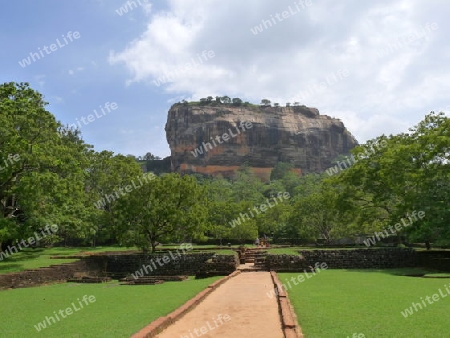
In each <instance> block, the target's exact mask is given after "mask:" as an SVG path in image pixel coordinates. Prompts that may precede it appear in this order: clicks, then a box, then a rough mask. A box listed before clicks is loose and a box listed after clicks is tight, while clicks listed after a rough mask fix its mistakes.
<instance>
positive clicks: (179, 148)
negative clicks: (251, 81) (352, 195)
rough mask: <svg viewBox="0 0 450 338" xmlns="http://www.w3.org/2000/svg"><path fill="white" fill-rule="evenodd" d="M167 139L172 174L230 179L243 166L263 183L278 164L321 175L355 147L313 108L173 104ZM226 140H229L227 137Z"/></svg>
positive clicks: (335, 121)
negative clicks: (285, 163)
mask: <svg viewBox="0 0 450 338" xmlns="http://www.w3.org/2000/svg"><path fill="white" fill-rule="evenodd" d="M165 130H166V136H167V141H168V143H169V146H170V150H171V161H172V171H176V172H181V173H201V174H209V175H217V174H222V175H224V176H229V175H231V174H232V173H234V172H235V171H236V170H238V169H239V168H240V167H241V166H242V165H244V164H246V165H248V166H249V167H250V170H252V171H253V172H254V173H255V174H257V175H259V176H260V177H261V178H264V179H268V177H269V176H270V172H271V171H272V169H273V167H274V166H275V165H276V164H277V162H290V163H292V164H293V165H294V167H295V168H296V171H297V172H298V173H301V172H303V173H308V172H322V171H323V170H325V169H326V168H328V167H330V166H331V162H332V160H334V159H335V158H336V157H337V156H338V155H340V154H347V153H348V152H349V150H350V149H352V148H353V147H355V145H357V141H356V140H355V138H354V137H353V136H352V135H351V134H350V133H349V132H348V131H347V129H346V128H345V126H344V124H343V123H342V122H341V121H340V120H339V119H332V118H331V117H329V116H326V115H320V114H319V111H318V110H317V109H315V108H308V107H306V106H296V107H260V106H255V105H247V106H237V107H236V106H232V105H223V104H222V105H217V106H214V105H193V104H192V103H191V104H189V105H188V104H180V103H178V104H174V105H173V106H172V107H171V108H170V110H169V114H168V118H167V124H166V128H165ZM227 135H228V136H227Z"/></svg>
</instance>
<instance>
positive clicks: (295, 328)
mask: <svg viewBox="0 0 450 338" xmlns="http://www.w3.org/2000/svg"><path fill="white" fill-rule="evenodd" d="M270 276H271V277H272V281H273V286H274V288H275V289H276V293H275V294H276V296H277V302H278V306H279V309H280V312H281V323H282V326H283V332H284V336H285V338H303V337H304V336H303V333H302V329H301V327H300V325H299V324H298V322H297V320H296V317H295V315H294V312H293V310H292V306H291V303H290V301H289V297H288V294H287V292H286V290H284V289H283V288H282V283H281V281H280V279H279V278H278V275H277V273H276V272H275V271H270Z"/></svg>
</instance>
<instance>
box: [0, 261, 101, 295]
mask: <svg viewBox="0 0 450 338" xmlns="http://www.w3.org/2000/svg"><path fill="white" fill-rule="evenodd" d="M101 270H102V268H101V267H100V266H97V265H96V263H95V262H93V261H86V260H80V261H77V262H73V263H66V264H60V265H52V266H50V267H46V268H40V269H34V270H26V271H21V272H14V273H8V274H1V275H0V289H9V288H26V287H32V286H39V285H43V284H49V283H64V282H65V281H66V280H67V279H68V278H71V277H73V276H74V275H75V274H77V273H79V274H86V275H90V276H98V275H99V273H100V271H101Z"/></svg>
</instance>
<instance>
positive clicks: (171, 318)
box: [131, 271, 241, 338]
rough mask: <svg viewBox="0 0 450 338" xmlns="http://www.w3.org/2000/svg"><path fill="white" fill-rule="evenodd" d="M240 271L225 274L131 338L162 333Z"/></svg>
mask: <svg viewBox="0 0 450 338" xmlns="http://www.w3.org/2000/svg"><path fill="white" fill-rule="evenodd" d="M240 273H241V272H240V271H234V272H233V273H231V274H229V275H228V276H225V277H223V278H221V279H219V280H217V281H215V282H214V283H212V284H210V285H208V287H207V288H206V289H204V290H202V291H200V292H199V293H198V294H197V295H196V296H195V297H194V298H192V299H190V300H188V301H187V302H186V303H184V304H183V305H181V306H180V307H179V308H178V309H176V310H174V311H172V312H171V313H169V314H168V315H167V316H164V317H159V318H158V319H156V320H154V321H153V322H151V323H150V324H149V325H147V326H146V327H144V328H143V329H141V330H140V331H139V332H137V333H135V334H133V335H132V336H131V338H153V337H155V336H156V335H157V334H159V333H161V332H162V331H163V330H164V329H166V328H167V327H169V326H170V325H172V324H173V323H175V322H176V321H177V320H179V319H181V318H182V317H183V316H184V315H185V314H186V313H188V312H189V311H191V310H192V309H194V308H195V307H196V306H197V305H198V304H200V303H201V302H202V301H203V300H204V299H205V298H206V297H207V296H208V295H209V294H210V293H211V292H213V291H214V290H215V289H217V288H218V287H219V286H220V285H222V284H223V283H225V282H226V281H227V280H229V279H230V278H232V277H235V276H237V275H239V274H240Z"/></svg>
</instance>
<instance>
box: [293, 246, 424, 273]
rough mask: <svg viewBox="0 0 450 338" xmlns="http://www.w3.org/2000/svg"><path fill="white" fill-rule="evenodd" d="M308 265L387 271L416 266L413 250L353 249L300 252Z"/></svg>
mask: <svg viewBox="0 0 450 338" xmlns="http://www.w3.org/2000/svg"><path fill="white" fill-rule="evenodd" d="M300 253H301V254H302V256H303V258H304V259H305V260H306V261H307V262H308V265H314V264H315V263H316V262H325V263H327V265H328V268H330V269H389V268H406V267H414V266H416V265H417V257H416V252H415V251H414V250H413V249H403V248H392V249H391V248H389V249H355V250H311V251H306V250H303V251H300Z"/></svg>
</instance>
